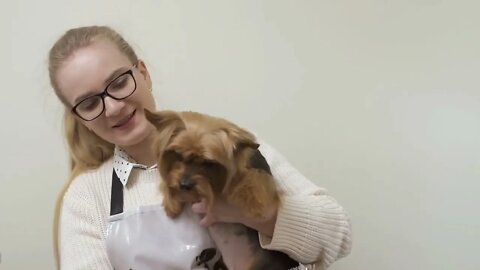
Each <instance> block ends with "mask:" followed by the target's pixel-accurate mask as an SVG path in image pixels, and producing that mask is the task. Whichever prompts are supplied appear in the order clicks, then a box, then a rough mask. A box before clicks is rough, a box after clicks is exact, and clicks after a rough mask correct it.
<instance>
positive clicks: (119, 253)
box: [106, 171, 221, 270]
mask: <svg viewBox="0 0 480 270" xmlns="http://www.w3.org/2000/svg"><path fill="white" fill-rule="evenodd" d="M198 223H199V217H198V216H197V215H196V214H194V213H192V212H191V211H188V210H186V211H184V212H183V213H182V214H181V215H180V216H179V217H177V218H175V219H171V218H169V217H168V216H167V215H166V214H165V211H164V210H163V206H162V205H151V206H144V207H139V208H137V209H133V210H131V211H126V212H124V211H123V185H122V183H121V182H120V179H119V178H118V176H117V174H116V173H115V171H114V172H113V175H112V197H111V202H110V218H109V224H108V231H107V239H106V243H107V254H108V258H109V260H110V263H111V264H112V266H113V267H114V269H115V270H150V269H152V270H153V269H155V270H187V269H188V270H190V269H198V270H200V269H221V268H219V267H218V265H219V263H218V262H217V261H218V260H219V258H220V255H219V254H218V252H216V249H215V244H214V243H213V241H212V240H211V238H210V236H209V234H208V232H207V230H206V229H205V228H203V227H201V226H200V225H199V224H198ZM216 262H217V265H215V263H216Z"/></svg>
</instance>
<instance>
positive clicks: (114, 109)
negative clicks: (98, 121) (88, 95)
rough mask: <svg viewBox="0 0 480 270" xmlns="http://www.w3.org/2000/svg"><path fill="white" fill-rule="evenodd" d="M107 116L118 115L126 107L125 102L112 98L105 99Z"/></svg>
mask: <svg viewBox="0 0 480 270" xmlns="http://www.w3.org/2000/svg"><path fill="white" fill-rule="evenodd" d="M104 102H105V116H107V117H110V116H115V115H118V114H119V113H120V112H121V111H122V108H123V107H125V103H124V102H123V100H115V99H113V98H111V97H105V101H104Z"/></svg>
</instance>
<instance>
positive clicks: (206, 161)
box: [202, 160, 220, 167]
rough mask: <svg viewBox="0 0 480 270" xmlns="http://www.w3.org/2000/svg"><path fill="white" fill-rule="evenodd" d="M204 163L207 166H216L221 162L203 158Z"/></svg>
mask: <svg viewBox="0 0 480 270" xmlns="http://www.w3.org/2000/svg"><path fill="white" fill-rule="evenodd" d="M202 165H203V166H205V167H215V166H218V165H220V164H218V162H216V161H213V160H203V161H202Z"/></svg>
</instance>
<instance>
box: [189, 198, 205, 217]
mask: <svg viewBox="0 0 480 270" xmlns="http://www.w3.org/2000/svg"><path fill="white" fill-rule="evenodd" d="M192 211H193V212H194V213H197V214H205V213H207V201H206V200H205V199H202V200H201V201H200V202H197V203H194V204H192Z"/></svg>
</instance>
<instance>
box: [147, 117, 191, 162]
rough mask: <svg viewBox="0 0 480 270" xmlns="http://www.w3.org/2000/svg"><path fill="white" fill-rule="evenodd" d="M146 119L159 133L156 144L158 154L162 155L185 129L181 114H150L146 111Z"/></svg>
mask: <svg viewBox="0 0 480 270" xmlns="http://www.w3.org/2000/svg"><path fill="white" fill-rule="evenodd" d="M145 117H146V118H147V120H148V121H149V122H150V123H152V124H153V126H155V128H156V129H157V131H158V136H157V140H156V143H155V146H156V151H157V153H161V152H162V151H163V150H164V149H165V147H166V146H167V145H168V143H169V142H170V140H171V139H172V138H173V137H175V136H176V134H178V132H180V131H182V130H184V129H185V124H184V123H183V120H182V118H181V117H180V114H179V113H177V112H174V111H159V112H150V111H148V110H146V109H145Z"/></svg>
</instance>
